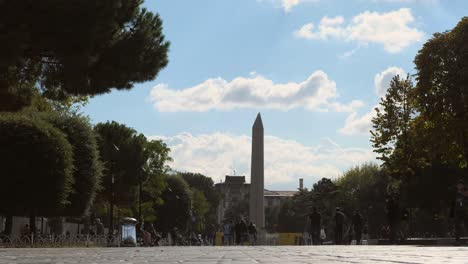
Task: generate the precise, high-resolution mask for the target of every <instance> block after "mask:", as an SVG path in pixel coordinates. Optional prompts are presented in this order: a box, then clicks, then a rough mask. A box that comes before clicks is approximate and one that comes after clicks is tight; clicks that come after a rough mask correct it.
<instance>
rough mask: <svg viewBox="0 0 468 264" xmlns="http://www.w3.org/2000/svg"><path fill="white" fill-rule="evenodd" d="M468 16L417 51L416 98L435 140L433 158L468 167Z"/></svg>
mask: <svg viewBox="0 0 468 264" xmlns="http://www.w3.org/2000/svg"><path fill="white" fill-rule="evenodd" d="M467 42H468V17H464V18H462V20H461V21H460V22H459V23H458V24H457V26H456V27H455V28H453V29H452V30H450V31H446V32H444V33H436V34H434V36H433V37H432V38H431V39H430V40H429V41H427V42H426V43H425V44H424V46H423V48H422V49H421V50H420V51H419V52H418V54H417V56H416V58H415V60H414V63H415V64H416V70H417V73H416V80H417V81H418V82H417V85H416V89H415V96H416V98H417V100H416V103H417V109H418V111H419V112H420V115H421V119H422V120H421V122H422V123H423V125H424V127H425V128H427V130H428V131H429V133H430V135H431V137H430V139H435V140H434V141H432V142H431V143H432V144H434V148H433V151H431V152H430V153H429V154H431V155H432V159H434V158H435V159H437V160H440V162H442V163H448V164H456V165H457V166H459V167H466V166H467V161H468V89H467V87H468V75H467V69H468V47H467V45H466V43H467Z"/></svg>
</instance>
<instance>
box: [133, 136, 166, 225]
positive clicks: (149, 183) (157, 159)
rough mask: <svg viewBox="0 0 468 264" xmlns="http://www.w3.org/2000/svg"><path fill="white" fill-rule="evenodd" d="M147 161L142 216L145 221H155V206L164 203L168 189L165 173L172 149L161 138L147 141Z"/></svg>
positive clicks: (144, 172) (143, 180)
mask: <svg viewBox="0 0 468 264" xmlns="http://www.w3.org/2000/svg"><path fill="white" fill-rule="evenodd" d="M144 152H145V158H146V163H145V165H144V167H143V174H142V178H141V179H140V181H141V183H142V190H141V191H142V194H141V196H140V197H139V198H141V199H142V201H141V207H142V208H141V209H142V217H143V219H144V220H145V221H149V222H154V221H155V220H156V219H157V215H156V212H155V211H154V208H155V206H156V205H159V204H162V203H163V202H164V201H163V200H162V198H161V195H162V192H163V191H164V190H165V189H166V181H165V175H166V174H167V172H168V171H169V167H168V166H167V162H169V161H171V160H172V159H171V157H169V152H170V149H169V148H168V147H167V145H166V144H165V143H164V142H162V141H161V140H150V141H147V142H146V143H145V151H144Z"/></svg>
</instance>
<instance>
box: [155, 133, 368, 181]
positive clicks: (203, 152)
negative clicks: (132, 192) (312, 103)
mask: <svg viewBox="0 0 468 264" xmlns="http://www.w3.org/2000/svg"><path fill="white" fill-rule="evenodd" d="M150 138H152V139H157V138H158V139H163V140H164V141H165V142H167V144H168V145H169V146H170V148H171V156H172V157H173V159H174V161H173V162H172V164H171V166H172V168H174V169H176V170H179V171H190V172H198V173H202V174H205V175H207V176H210V177H212V178H213V180H214V181H215V182H219V181H220V180H221V179H223V178H224V175H226V174H232V171H233V169H235V170H236V174H238V175H246V176H247V179H249V177H250V154H251V138H250V137H249V136H236V135H231V134H225V133H213V134H205V135H199V136H194V135H191V134H189V133H182V134H179V135H176V136H173V137H158V136H153V137H150ZM373 160H375V155H374V154H373V152H372V151H371V150H369V149H361V148H342V147H340V146H339V145H338V144H336V143H335V142H333V141H332V140H331V139H328V138H325V139H323V140H322V141H321V143H320V144H319V145H318V146H306V145H303V144H301V143H299V142H297V141H294V140H287V139H282V138H278V137H274V136H265V185H266V186H267V187H268V186H269V185H272V184H288V183H289V185H290V186H296V182H297V180H298V179H299V178H305V179H306V180H307V181H317V180H319V179H321V178H322V177H327V178H336V177H338V176H339V175H341V174H342V173H343V171H344V170H346V169H348V168H350V167H352V166H355V165H358V164H361V163H364V162H367V161H373Z"/></svg>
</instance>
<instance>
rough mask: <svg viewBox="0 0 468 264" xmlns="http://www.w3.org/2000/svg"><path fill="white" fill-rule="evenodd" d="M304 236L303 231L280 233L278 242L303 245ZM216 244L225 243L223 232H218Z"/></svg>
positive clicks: (279, 243) (287, 244)
mask: <svg viewBox="0 0 468 264" xmlns="http://www.w3.org/2000/svg"><path fill="white" fill-rule="evenodd" d="M302 244H303V237H302V234H301V233H278V243H277V245H280V246H292V245H302ZM215 245H216V246H222V245H223V232H216V237H215Z"/></svg>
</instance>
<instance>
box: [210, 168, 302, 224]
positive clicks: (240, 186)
mask: <svg viewBox="0 0 468 264" xmlns="http://www.w3.org/2000/svg"><path fill="white" fill-rule="evenodd" d="M215 188H216V189H217V190H218V191H219V193H220V194H221V199H220V202H219V205H218V212H217V215H218V219H217V220H218V224H221V223H223V221H224V220H225V213H226V211H227V210H228V209H229V208H231V207H232V206H234V205H236V204H238V203H239V202H241V201H243V200H244V199H247V200H246V201H247V202H248V197H249V192H250V183H246V182H245V176H230V175H226V178H225V181H224V182H222V183H217V184H215ZM296 192H297V191H270V190H266V189H265V190H264V193H263V198H264V206H265V208H267V207H273V206H280V205H281V202H282V201H283V200H284V199H287V198H288V197H292V196H293V195H294V194H295V193H296ZM246 213H247V215H244V216H246V217H247V216H248V212H246Z"/></svg>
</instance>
